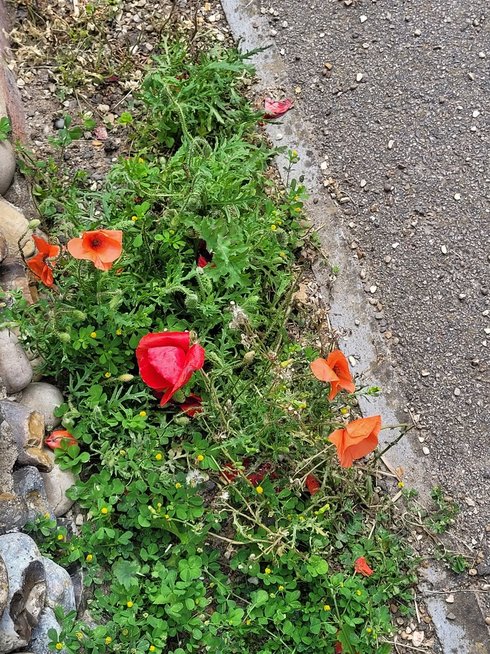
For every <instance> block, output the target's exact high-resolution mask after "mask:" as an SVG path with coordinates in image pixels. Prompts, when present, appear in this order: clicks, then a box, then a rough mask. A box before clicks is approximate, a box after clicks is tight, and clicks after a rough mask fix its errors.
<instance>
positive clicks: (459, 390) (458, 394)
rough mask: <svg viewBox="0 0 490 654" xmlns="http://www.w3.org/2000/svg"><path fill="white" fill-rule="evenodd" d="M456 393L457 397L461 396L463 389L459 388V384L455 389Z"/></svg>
mask: <svg viewBox="0 0 490 654" xmlns="http://www.w3.org/2000/svg"><path fill="white" fill-rule="evenodd" d="M454 395H455V396H456V397H459V396H460V395H461V389H460V388H458V387H457V386H456V388H455V389H454Z"/></svg>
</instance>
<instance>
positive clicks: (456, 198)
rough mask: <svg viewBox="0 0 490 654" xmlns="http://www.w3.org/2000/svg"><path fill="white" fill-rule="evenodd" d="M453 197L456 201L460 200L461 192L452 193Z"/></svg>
mask: <svg viewBox="0 0 490 654" xmlns="http://www.w3.org/2000/svg"><path fill="white" fill-rule="evenodd" d="M454 199H455V200H458V201H459V200H461V193H455V194H454Z"/></svg>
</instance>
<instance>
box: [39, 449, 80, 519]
mask: <svg viewBox="0 0 490 654" xmlns="http://www.w3.org/2000/svg"><path fill="white" fill-rule="evenodd" d="M46 453H47V456H48V457H49V458H50V459H51V461H52V465H53V469H52V470H51V472H48V473H44V474H43V475H42V478H43V482H44V488H45V490H46V495H47V497H48V503H49V506H50V507H51V510H52V511H53V513H54V515H55V516H56V517H57V518H59V517H60V516H62V515H65V513H66V512H67V511H69V510H70V509H71V507H72V506H73V500H70V499H69V498H68V497H67V496H66V491H67V490H68V489H69V488H71V487H72V486H73V485H74V484H75V483H76V477H75V475H74V474H73V472H71V470H61V468H60V467H59V465H58V464H57V463H54V454H53V452H49V451H47V452H46Z"/></svg>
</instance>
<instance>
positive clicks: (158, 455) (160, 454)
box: [155, 452, 163, 461]
mask: <svg viewBox="0 0 490 654" xmlns="http://www.w3.org/2000/svg"><path fill="white" fill-rule="evenodd" d="M155 459H156V460H157V461H161V460H162V459H163V455H162V453H161V452H157V453H156V454H155Z"/></svg>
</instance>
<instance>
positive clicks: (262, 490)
mask: <svg viewBox="0 0 490 654" xmlns="http://www.w3.org/2000/svg"><path fill="white" fill-rule="evenodd" d="M255 492H256V493H258V494H259V495H262V493H263V492H264V489H263V488H262V486H257V488H256V489H255Z"/></svg>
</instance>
